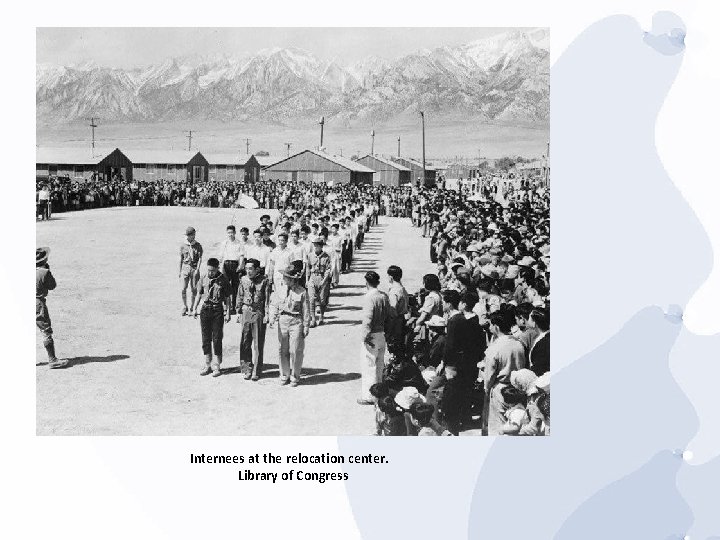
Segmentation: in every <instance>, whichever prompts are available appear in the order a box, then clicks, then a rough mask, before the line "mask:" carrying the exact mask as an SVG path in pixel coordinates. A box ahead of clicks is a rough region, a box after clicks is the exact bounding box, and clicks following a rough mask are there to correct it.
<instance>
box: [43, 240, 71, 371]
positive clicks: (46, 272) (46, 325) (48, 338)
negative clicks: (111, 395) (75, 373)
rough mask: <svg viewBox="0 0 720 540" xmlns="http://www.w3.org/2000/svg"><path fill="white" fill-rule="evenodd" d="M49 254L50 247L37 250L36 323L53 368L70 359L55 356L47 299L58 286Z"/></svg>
mask: <svg viewBox="0 0 720 540" xmlns="http://www.w3.org/2000/svg"><path fill="white" fill-rule="evenodd" d="M49 255H50V248H37V249H36V250H35V324H36V325H37V327H38V328H39V329H40V332H41V333H42V335H43V346H44V347H45V351H47V356H48V365H49V366H50V367H51V368H59V367H65V366H67V365H68V361H67V360H58V359H57V357H56V356H55V341H54V340H53V329H52V322H51V321H50V312H49V311H48V308H47V303H46V301H45V298H46V297H47V295H48V291H52V290H53V289H55V287H56V286H57V283H56V282H55V278H54V277H53V275H52V272H50V267H49V266H48V264H47V259H48V256H49Z"/></svg>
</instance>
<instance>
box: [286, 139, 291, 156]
mask: <svg viewBox="0 0 720 540" xmlns="http://www.w3.org/2000/svg"><path fill="white" fill-rule="evenodd" d="M285 146H286V147H287V157H290V147H291V146H292V143H289V142H286V143H285Z"/></svg>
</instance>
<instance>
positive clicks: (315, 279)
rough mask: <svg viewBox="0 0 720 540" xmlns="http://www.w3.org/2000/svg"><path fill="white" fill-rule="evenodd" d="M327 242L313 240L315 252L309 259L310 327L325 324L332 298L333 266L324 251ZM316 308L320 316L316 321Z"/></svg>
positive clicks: (320, 237)
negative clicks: (328, 305)
mask: <svg viewBox="0 0 720 540" xmlns="http://www.w3.org/2000/svg"><path fill="white" fill-rule="evenodd" d="M324 244H325V240H324V239H323V237H322V236H319V237H317V238H313V240H312V245H313V251H312V253H310V254H309V255H308V258H307V291H308V297H309V299H310V326H311V327H315V326H316V325H318V324H323V323H324V322H325V309H326V308H327V304H328V299H329V298H330V280H331V279H332V272H333V266H332V261H331V260H330V256H329V255H328V254H327V252H325V251H324V250H323V245H324ZM316 307H317V308H319V309H320V316H319V317H318V319H317V320H316V319H315V310H316Z"/></svg>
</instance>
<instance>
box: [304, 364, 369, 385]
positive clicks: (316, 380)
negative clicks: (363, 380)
mask: <svg viewBox="0 0 720 540" xmlns="http://www.w3.org/2000/svg"><path fill="white" fill-rule="evenodd" d="M359 378H360V374H359V373H323V374H321V375H308V374H307V373H305V368H303V378H302V383H301V384H302V386H311V385H314V384H327V383H337V382H346V381H356V380H358V379H359Z"/></svg>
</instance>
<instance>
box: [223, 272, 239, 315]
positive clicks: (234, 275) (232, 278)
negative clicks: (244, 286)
mask: <svg viewBox="0 0 720 540" xmlns="http://www.w3.org/2000/svg"><path fill="white" fill-rule="evenodd" d="M239 265H240V263H239V262H238V261H223V267H222V273H223V274H224V275H225V277H226V278H227V279H228V281H229V282H230V288H231V289H232V304H230V311H231V312H233V311H235V300H236V299H237V291H238V286H239V285H240V274H238V266H239Z"/></svg>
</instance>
